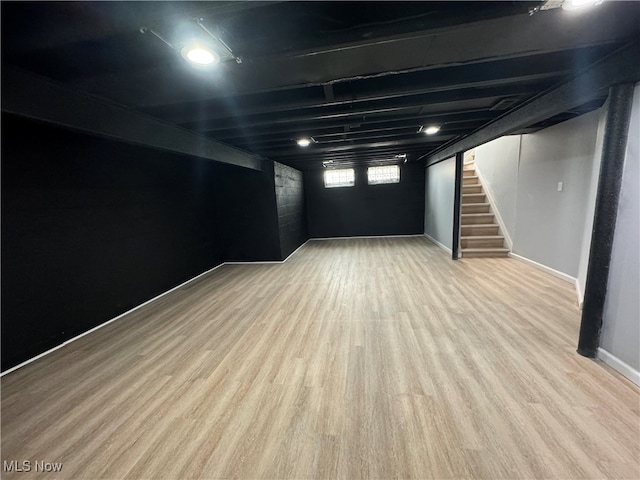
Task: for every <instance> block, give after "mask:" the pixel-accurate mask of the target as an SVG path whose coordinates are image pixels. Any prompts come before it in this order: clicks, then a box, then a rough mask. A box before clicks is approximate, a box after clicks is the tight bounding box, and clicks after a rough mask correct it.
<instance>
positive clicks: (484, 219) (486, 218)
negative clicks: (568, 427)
mask: <svg viewBox="0 0 640 480" xmlns="http://www.w3.org/2000/svg"><path fill="white" fill-rule="evenodd" d="M493 218H494V217H493V214H492V213H487V214H480V215H478V216H477V217H476V216H473V217H468V216H466V215H463V216H462V219H461V222H460V223H461V225H485V224H488V223H493Z"/></svg>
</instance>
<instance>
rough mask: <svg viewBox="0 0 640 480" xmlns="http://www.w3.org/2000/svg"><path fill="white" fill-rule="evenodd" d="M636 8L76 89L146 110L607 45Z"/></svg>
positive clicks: (532, 19)
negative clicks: (192, 83) (180, 82)
mask: <svg viewBox="0 0 640 480" xmlns="http://www.w3.org/2000/svg"><path fill="white" fill-rule="evenodd" d="M633 3H635V2H605V3H604V4H603V5H601V6H600V7H599V8H597V9H594V10H593V11H588V12H583V13H582V14H581V15H578V16H574V17H572V18H570V19H568V18H567V17H568V16H567V15H566V13H567V12H564V11H559V10H560V9H558V10H547V11H542V12H538V13H537V14H535V15H533V16H529V15H526V14H524V15H516V16H510V17H506V18H497V19H491V20H486V21H480V22H475V23H470V24H464V25H459V26H452V27H450V28H445V29H436V30H433V29H432V30H425V31H419V32H411V33H409V34H404V35H399V36H392V37H387V38H377V39H375V40H374V41H371V42H368V43H367V42H365V43H362V42H360V43H355V44H347V45H339V46H332V49H330V50H326V51H321V52H300V53H299V54H286V55H276V56H269V57H259V58H252V59H246V61H245V62H244V63H243V64H241V65H229V69H228V70H227V71H225V74H224V75H217V74H215V73H214V74H211V75H206V76H205V75H203V76H202V77H203V78H202V80H203V81H202V88H198V89H196V90H195V91H194V90H193V89H191V88H187V89H180V88H171V89H166V90H163V89H161V88H160V87H161V85H166V84H175V81H174V79H175V77H176V76H177V75H180V76H184V75H185V73H184V70H183V69H182V68H181V67H182V66H181V65H180V66H176V68H174V69H167V68H166V67H164V66H163V67H162V68H158V69H155V70H146V71H141V72H131V73H130V74H124V75H123V74H115V75H112V76H100V77H96V78H88V79H82V80H78V81H77V82H75V84H74V87H76V88H78V89H80V90H84V91H90V92H93V93H95V94H98V95H101V96H103V97H106V98H108V95H109V92H112V91H114V90H115V91H119V92H120V94H121V96H122V97H121V101H122V102H123V103H125V104H127V105H131V106H135V107H138V108H141V107H151V106H154V105H166V104H167V103H181V102H189V101H197V100H200V99H202V98H213V97H216V96H217V97H225V96H229V95H241V94H247V93H256V92H264V91H275V90H282V89H289V88H294V87H308V86H322V85H325V84H328V83H338V82H346V81H354V80H360V79H363V78H376V77H380V76H389V75H397V74H398V73H405V72H413V71H423V70H428V69H433V68H442V67H444V66H455V65H461V64H469V63H473V62H480V61H482V62H485V61H489V60H498V59H506V58H513V57H517V56H527V55H537V54H545V53H552V52H559V51H563V50H570V49H575V48H584V47H590V46H595V45H606V44H612V43H616V42H621V41H625V39H629V38H633V36H634V35H637V25H638V24H639V23H640V18H639V12H638V9H637V7H636V6H635V5H629V4H633ZM497 32H499V34H497ZM549 32H554V34H552V35H550V34H549ZM505 39H508V40H509V41H505ZM381 56H382V57H384V60H383V61H381ZM149 76H151V77H154V78H155V79H156V81H157V86H158V88H157V89H156V88H147V89H140V88H139V87H138V85H139V81H140V80H141V79H148V78H149ZM160 92H161V93H162V94H160Z"/></svg>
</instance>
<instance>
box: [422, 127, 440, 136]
mask: <svg viewBox="0 0 640 480" xmlns="http://www.w3.org/2000/svg"><path fill="white" fill-rule="evenodd" d="M439 131H440V127H437V126H435V125H431V126H430V127H427V128H425V129H424V133H426V134H427V135H433V134H434V133H438V132H439Z"/></svg>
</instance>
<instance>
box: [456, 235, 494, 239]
mask: <svg viewBox="0 0 640 480" xmlns="http://www.w3.org/2000/svg"><path fill="white" fill-rule="evenodd" d="M471 239H473V240H504V237H503V236H502V235H462V236H460V240H471Z"/></svg>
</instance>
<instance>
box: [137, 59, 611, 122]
mask: <svg viewBox="0 0 640 480" xmlns="http://www.w3.org/2000/svg"><path fill="white" fill-rule="evenodd" d="M601 50H602V47H601V48H596V49H586V50H585V51H581V52H580V53H581V55H582V56H587V57H588V56H593V58H598V57H597V56H595V54H596V53H597V52H598V51H601ZM572 53H573V52H561V54H550V55H548V56H532V57H522V58H516V59H509V60H502V61H496V62H482V63H476V64H472V65H462V66H456V67H448V68H444V69H440V70H437V71H430V72H428V75H427V74H426V73H427V72H416V73H413V74H405V75H399V76H398V77H397V78H396V79H395V81H391V82H389V81H388V80H387V84H386V85H384V86H380V84H379V82H378V81H377V80H375V79H369V80H361V81H356V82H352V83H351V84H350V85H349V88H348V92H345V91H344V89H343V93H340V92H338V93H337V94H336V93H335V92H334V88H333V86H332V85H331V84H328V85H324V86H323V92H324V96H323V97H322V98H321V97H319V96H318V98H315V99H305V100H297V101H290V100H287V101H282V100H279V101H274V100H273V98H272V97H270V95H269V94H266V95H262V94H255V95H244V96H241V97H236V98H234V99H233V100H232V101H231V100H229V98H224V99H213V100H212V99H203V100H199V101H196V102H187V103H185V104H172V105H163V106H156V107H151V108H144V109H141V110H142V111H144V112H145V113H148V114H150V115H152V116H154V117H159V118H163V119H164V120H167V121H169V122H171V123H185V122H188V121H190V120H191V119H193V118H195V117H197V118H198V119H199V120H215V119H222V118H228V117H246V116H249V115H262V114H266V113H276V112H291V111H295V110H303V109H309V108H316V107H332V106H338V105H345V104H358V103H364V102H372V101H381V100H390V99H396V98H400V97H407V96H412V95H421V94H429V93H438V92H445V91H451V90H460V89H463V88H484V87H495V86H497V85H509V84H515V83H525V82H535V81H538V80H544V79H552V80H553V79H558V78H561V77H562V76H568V75H569V74H570V73H571V69H570V68H569V62H570V61H571V58H572V57H571V54H572ZM603 53H606V52H603ZM372 82H375V84H373V83H372ZM372 87H373V88H372ZM354 91H357V92H358V94H357V96H356V95H354V94H353V93H352V92H354Z"/></svg>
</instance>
